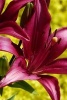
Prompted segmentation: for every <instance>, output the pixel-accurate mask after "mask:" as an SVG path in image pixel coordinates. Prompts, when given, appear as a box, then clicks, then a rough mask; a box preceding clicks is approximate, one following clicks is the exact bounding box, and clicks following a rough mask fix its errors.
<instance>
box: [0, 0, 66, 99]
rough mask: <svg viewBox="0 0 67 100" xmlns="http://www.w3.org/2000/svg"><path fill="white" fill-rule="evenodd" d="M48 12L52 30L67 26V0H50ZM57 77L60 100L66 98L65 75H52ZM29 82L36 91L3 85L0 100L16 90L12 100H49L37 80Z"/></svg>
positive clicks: (8, 56) (0, 53) (8, 96)
mask: <svg viewBox="0 0 67 100" xmlns="http://www.w3.org/2000/svg"><path fill="white" fill-rule="evenodd" d="M6 1H7V2H6V4H5V8H6V7H7V4H8V3H9V1H11V0H6ZM22 11H23V9H21V10H20V12H19V17H18V19H17V22H18V23H19V20H20V16H21V14H22V13H21V12H22ZM49 11H50V14H51V16H52V20H51V28H52V31H54V30H55V29H58V28H61V27H64V26H67V0H51V2H50V7H49ZM11 39H12V40H13V41H14V42H17V43H18V40H16V39H15V38H13V37H11ZM2 55H7V58H8V61H9V60H10V58H11V56H12V55H10V54H7V53H5V52H0V56H2ZM64 56H67V54H66V52H64V53H63V55H61V57H64ZM53 76H55V77H57V79H58V81H59V85H60V90H61V100H64V99H65V100H67V87H66V86H67V75H53ZM27 82H28V83H29V84H31V85H32V86H33V87H34V88H35V90H36V91H37V93H35V92H33V93H32V94H31V93H29V92H27V91H25V90H22V89H16V88H10V87H7V86H6V87H5V88H4V90H3V96H2V97H1V96H0V100H6V99H8V98H10V97H11V96H12V95H13V94H15V93H16V92H17V93H18V94H17V95H16V96H15V99H14V100H50V97H49V95H48V93H47V92H46V90H45V89H44V88H43V86H41V85H40V84H39V83H38V82H37V81H29V80H28V81H27Z"/></svg>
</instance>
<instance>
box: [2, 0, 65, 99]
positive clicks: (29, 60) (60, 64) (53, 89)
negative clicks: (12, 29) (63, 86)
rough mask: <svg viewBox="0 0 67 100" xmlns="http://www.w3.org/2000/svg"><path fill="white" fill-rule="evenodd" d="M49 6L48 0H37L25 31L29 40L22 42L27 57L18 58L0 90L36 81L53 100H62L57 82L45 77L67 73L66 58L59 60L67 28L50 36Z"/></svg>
mask: <svg viewBox="0 0 67 100" xmlns="http://www.w3.org/2000/svg"><path fill="white" fill-rule="evenodd" d="M47 4H48V3H47V2H46V1H45V0H35V2H34V8H35V11H34V13H33V15H32V16H31V18H30V20H29V21H28V22H27V23H26V25H25V26H24V27H23V28H22V29H24V31H25V32H26V33H27V34H28V36H29V38H30V41H23V49H22V52H23V53H24V54H23V55H22V54H21V56H20V55H19V57H18V58H16V59H15V61H14V63H13V64H12V65H11V68H10V69H9V71H8V72H7V74H6V76H5V77H4V78H3V79H2V80H1V81H0V88H2V87H4V86H6V85H8V84H10V83H13V82H16V81H19V80H28V79H30V80H37V81H38V82H40V83H41V84H42V85H43V86H44V88H45V89H46V90H47V92H48V93H49V95H50V97H51V99H52V100H60V90H59V84H58V80H57V79H56V78H55V77H53V76H50V75H46V74H47V73H52V74H67V58H58V57H59V56H60V55H61V54H62V53H63V52H64V51H65V50H66V48H67V27H66V28H61V29H58V30H56V31H55V32H54V33H53V34H51V29H50V20H51V18H50V14H49V12H48V8H47ZM5 29H6V28H5ZM18 32H19V31H18ZM19 34H20V33H19ZM20 35H21V36H22V34H20ZM10 52H11V51H10ZM13 54H14V53H13Z"/></svg>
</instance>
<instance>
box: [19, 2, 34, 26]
mask: <svg viewBox="0 0 67 100" xmlns="http://www.w3.org/2000/svg"><path fill="white" fill-rule="evenodd" d="M32 13H33V4H32V3H27V5H26V7H25V9H24V11H23V13H22V16H21V20H20V26H21V27H24V26H25V24H26V23H27V22H28V21H29V19H30V17H31V15H32Z"/></svg>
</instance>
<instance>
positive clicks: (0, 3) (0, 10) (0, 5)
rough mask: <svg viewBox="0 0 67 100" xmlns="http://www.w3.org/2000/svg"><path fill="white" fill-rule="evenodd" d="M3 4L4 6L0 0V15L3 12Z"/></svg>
mask: <svg viewBox="0 0 67 100" xmlns="http://www.w3.org/2000/svg"><path fill="white" fill-rule="evenodd" d="M4 4H5V0H0V15H1V12H2V10H3V7H4Z"/></svg>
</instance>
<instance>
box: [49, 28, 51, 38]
mask: <svg viewBox="0 0 67 100" xmlns="http://www.w3.org/2000/svg"><path fill="white" fill-rule="evenodd" d="M50 34H51V28H50V29H49V36H50ZM49 36H48V37H49Z"/></svg>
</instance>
